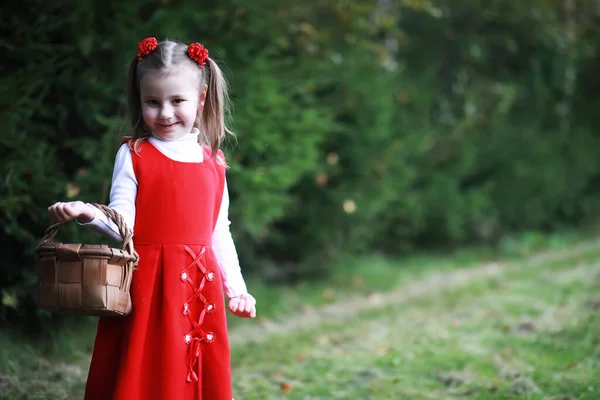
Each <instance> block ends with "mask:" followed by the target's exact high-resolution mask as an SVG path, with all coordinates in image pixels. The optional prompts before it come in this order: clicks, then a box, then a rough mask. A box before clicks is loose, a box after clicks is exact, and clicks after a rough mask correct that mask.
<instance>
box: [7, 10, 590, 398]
mask: <svg viewBox="0 0 600 400" xmlns="http://www.w3.org/2000/svg"><path fill="white" fill-rule="evenodd" d="M0 21H1V26H0V31H1V33H2V35H1V39H0V48H1V54H2V56H1V59H2V61H1V68H2V74H0V75H1V76H0V90H1V93H0V101H1V106H0V121H2V133H1V134H0V154H1V158H0V247H1V249H2V253H1V257H0V290H1V293H2V303H1V305H0V325H1V326H4V327H13V328H14V327H18V328H19V329H20V328H23V327H24V328H25V330H26V331H32V330H37V329H40V328H41V327H45V326H48V325H51V324H53V323H54V322H53V319H54V318H55V316H52V315H50V314H49V313H45V312H44V311H41V310H39V309H38V308H37V306H36V297H35V296H36V284H37V275H36V271H37V270H36V266H35V263H34V257H33V254H34V249H35V245H36V244H37V242H38V241H39V240H40V239H41V237H42V235H43V232H44V230H45V228H46V227H47V226H48V225H49V222H50V221H49V219H48V217H47V212H46V208H47V207H48V206H49V205H50V204H52V203H53V202H55V201H67V200H69V199H73V200H75V199H80V200H83V201H89V202H103V203H107V202H108V193H109V189H110V178H111V174H112V166H113V161H114V157H115V154H116V151H117V149H118V146H119V144H120V141H121V138H122V136H123V135H125V134H127V133H128V131H127V123H126V122H127V121H126V117H125V81H126V72H127V65H128V63H129V62H130V60H131V58H132V57H133V56H134V55H135V53H136V51H137V44H138V42H139V41H140V40H141V39H142V38H144V37H147V36H155V37H157V38H158V39H159V40H160V39H163V38H171V39H177V40H181V41H184V42H192V41H199V42H201V43H202V44H204V45H205V46H206V47H207V48H208V49H209V51H210V54H211V57H213V58H215V59H216V60H217V61H219V62H220V63H221V65H222V66H223V67H224V71H225V74H226V75H227V77H228V79H229V82H230V85H231V98H232V105H233V108H232V127H233V129H234V131H235V132H236V133H237V139H235V140H230V141H229V142H228V143H227V144H226V146H225V148H224V152H225V154H226V156H227V158H228V160H229V162H230V163H231V170H230V171H229V173H228V180H229V188H230V191H231V209H230V216H231V220H232V226H231V229H232V232H233V235H234V238H235V241H236V245H237V248H238V252H239V255H240V259H241V261H242V265H243V269H244V274H245V276H246V277H248V279H249V280H251V281H253V282H260V283H261V284H263V285H267V286H269V285H272V286H280V287H281V286H282V285H293V284H297V283H298V282H307V281H308V282H319V281H326V280H327V279H329V275H330V274H332V273H335V271H334V269H335V268H334V266H336V265H343V264H339V261H340V260H345V259H347V258H348V256H354V255H357V256H360V255H364V254H378V255H383V256H385V257H391V258H396V259H400V257H406V256H409V255H411V254H416V253H417V252H420V253H422V252H428V251H431V252H438V251H440V250H447V249H456V248H463V247H465V246H467V247H468V246H481V245H484V246H490V247H492V248H493V247H494V246H497V245H498V244H499V243H503V240H505V239H506V238H507V237H514V235H518V234H521V233H523V232H529V233H531V232H535V234H536V235H538V234H539V235H551V234H554V233H555V232H559V231H562V230H565V229H571V230H572V229H580V228H581V227H582V226H583V225H590V224H591V225H593V224H594V221H595V220H597V213H598V210H599V205H600V203H599V201H598V200H599V199H600V198H599V195H600V186H599V185H598V183H599V182H600V159H599V158H598V157H597V154H598V149H599V144H600V143H599V142H600V135H599V134H598V131H597V129H596V128H595V126H596V125H597V122H596V121H597V118H598V115H600V97H599V94H600V75H599V74H598V63H599V62H600V34H599V30H598V23H599V22H600V1H594V0H560V1H559V0H530V1H487V2H482V1H474V0H452V1H450V0H331V1H320V0H309V1H303V2H298V1H288V0H278V1H270V0H252V1H237V0H220V1H203V2H198V1H191V0H161V1H149V0H131V1H126V2H123V1H110V0H105V1H95V0H82V1H66V0H62V1H51V2H42V1H31V0H23V1H8V2H5V3H4V4H3V6H2V10H1V11H0ZM73 225H74V224H73ZM59 237H60V240H61V241H63V242H75V243H81V242H92V241H97V240H98V238H96V237H95V236H93V235H92V234H91V233H90V232H87V231H85V230H83V229H81V228H78V227H77V226H65V228H64V229H63V230H61V233H60V234H59ZM398 268H400V267H398ZM259 303H260V301H259ZM15 329H16V328H15ZM382 398H383V397H382Z"/></svg>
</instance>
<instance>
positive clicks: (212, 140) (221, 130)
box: [125, 40, 235, 164]
mask: <svg viewBox="0 0 600 400" xmlns="http://www.w3.org/2000/svg"><path fill="white" fill-rule="evenodd" d="M187 49H188V46H187V45H186V44H184V43H181V42H175V41H171V40H165V41H162V42H160V43H158V46H157V47H156V48H155V49H154V50H153V51H151V52H150V53H149V54H147V55H145V56H143V57H142V59H141V60H138V58H137V57H136V56H134V58H133V60H132V61H131V64H130V65H129V74H128V78H127V102H128V105H129V116H130V118H131V127H132V133H131V135H129V136H126V137H125V139H127V140H129V141H130V142H129V146H130V147H131V148H132V150H133V151H135V152H136V153H137V151H138V149H139V146H140V144H141V143H142V142H143V141H145V140H147V139H148V138H149V137H150V134H151V133H150V131H149V130H148V127H147V126H146V124H145V123H144V118H143V116H142V103H141V95H140V80H141V79H142V77H143V76H144V74H146V73H147V72H149V71H165V70H167V69H168V68H171V67H174V66H178V67H179V66H181V67H189V68H193V70H197V71H198V77H199V82H200V85H201V87H202V85H207V87H208V91H207V93H206V99H205V102H204V108H203V109H202V113H201V114H200V113H199V114H198V116H197V117H196V121H195V123H194V127H196V128H198V130H199V131H200V140H201V141H202V142H201V143H200V144H201V145H204V146H207V147H209V148H210V150H211V154H212V156H213V157H217V159H218V160H219V161H220V162H221V163H223V164H224V163H225V161H224V160H223V159H222V157H220V156H219V154H218V153H219V149H220V147H221V144H222V143H223V140H224V139H225V137H226V135H227V134H230V135H232V136H234V135H235V134H234V132H233V131H232V130H231V129H229V128H228V127H227V126H226V122H225V119H226V116H228V113H229V96H228V84H227V80H226V79H225V75H224V74H223V72H221V69H220V68H219V66H218V65H217V63H216V62H215V61H214V60H213V59H212V58H208V59H207V60H206V65H205V67H204V68H200V66H199V65H198V63H197V62H196V61H194V60H192V59H191V58H190V57H189V56H188V54H187ZM201 87H200V88H201ZM200 88H198V89H199V90H200Z"/></svg>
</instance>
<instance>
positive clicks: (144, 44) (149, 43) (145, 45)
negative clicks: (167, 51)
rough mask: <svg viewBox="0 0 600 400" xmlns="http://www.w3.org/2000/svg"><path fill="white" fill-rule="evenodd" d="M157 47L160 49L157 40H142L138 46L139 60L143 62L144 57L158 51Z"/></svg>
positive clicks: (150, 38)
mask: <svg viewBox="0 0 600 400" xmlns="http://www.w3.org/2000/svg"><path fill="white" fill-rule="evenodd" d="M156 47H158V40H156V38H153V37H148V38H146V39H144V40H142V41H141V42H140V44H138V53H137V59H138V60H141V59H142V57H144V56H146V55H148V54H150V52H152V51H154V49H156Z"/></svg>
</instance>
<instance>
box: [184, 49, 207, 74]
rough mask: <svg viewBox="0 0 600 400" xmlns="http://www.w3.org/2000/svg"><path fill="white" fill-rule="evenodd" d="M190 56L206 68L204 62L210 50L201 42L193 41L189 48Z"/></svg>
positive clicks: (201, 66)
mask: <svg viewBox="0 0 600 400" xmlns="http://www.w3.org/2000/svg"><path fill="white" fill-rule="evenodd" d="M187 53H188V56H190V58H191V59H192V60H194V61H196V62H197V63H198V65H199V66H200V68H204V63H205V62H206V60H207V59H208V50H207V49H206V47H204V46H202V45H201V44H200V43H192V44H190V45H189V46H188V48H187Z"/></svg>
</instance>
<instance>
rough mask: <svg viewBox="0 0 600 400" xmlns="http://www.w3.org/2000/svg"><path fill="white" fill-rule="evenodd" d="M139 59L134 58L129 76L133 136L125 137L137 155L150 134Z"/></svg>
mask: <svg viewBox="0 0 600 400" xmlns="http://www.w3.org/2000/svg"><path fill="white" fill-rule="evenodd" d="M139 62H140V61H139V60H138V58H136V57H134V58H133V60H131V63H130V64H129V72H128V74H127V106H128V108H129V116H130V118H131V135H127V136H125V140H129V147H130V148H131V150H133V151H134V152H135V153H136V154H137V152H138V150H139V147H140V145H141V144H142V142H143V141H144V140H146V139H148V136H149V133H148V132H146V129H145V128H144V119H143V118H142V102H141V98H140V85H139V76H138V64H139Z"/></svg>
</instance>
